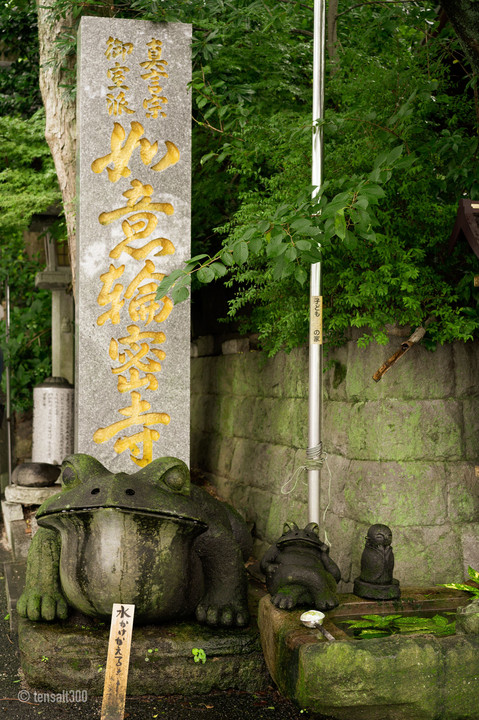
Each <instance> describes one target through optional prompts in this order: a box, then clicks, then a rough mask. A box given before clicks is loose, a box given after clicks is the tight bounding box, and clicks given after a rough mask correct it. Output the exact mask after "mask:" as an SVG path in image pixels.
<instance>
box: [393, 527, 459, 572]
mask: <svg viewBox="0 0 479 720" xmlns="http://www.w3.org/2000/svg"><path fill="white" fill-rule="evenodd" d="M391 529H392V531H393V542H392V545H393V551H394V557H395V566H394V577H396V578H397V579H398V580H399V581H400V582H401V583H402V584H403V585H409V586H411V585H412V586H414V585H436V584H438V583H447V582H461V581H462V580H463V578H462V564H463V562H462V543H461V538H460V532H459V530H458V529H456V528H454V527H453V526H452V525H450V524H449V523H448V524H445V525H441V526H439V527H434V526H422V527H417V526H415V527H396V526H394V525H392V526H391Z"/></svg>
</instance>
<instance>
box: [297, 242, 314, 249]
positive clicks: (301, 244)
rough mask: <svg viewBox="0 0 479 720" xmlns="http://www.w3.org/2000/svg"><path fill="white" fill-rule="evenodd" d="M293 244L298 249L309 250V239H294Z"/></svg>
mask: <svg viewBox="0 0 479 720" xmlns="http://www.w3.org/2000/svg"><path fill="white" fill-rule="evenodd" d="M294 244H295V245H296V247H297V248H298V250H311V243H310V242H309V240H295V243H294Z"/></svg>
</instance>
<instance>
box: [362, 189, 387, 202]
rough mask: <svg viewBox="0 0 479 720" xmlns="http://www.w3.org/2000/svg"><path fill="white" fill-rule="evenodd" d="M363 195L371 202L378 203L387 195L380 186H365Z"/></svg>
mask: <svg viewBox="0 0 479 720" xmlns="http://www.w3.org/2000/svg"><path fill="white" fill-rule="evenodd" d="M361 194H362V195H364V197H365V198H367V199H368V200H369V202H373V203H374V202H377V201H378V200H379V199H380V198H382V197H384V196H385V195H386V193H385V192H384V190H383V189H382V187H380V186H379V185H373V184H371V185H365V186H364V187H363V188H362V190H361Z"/></svg>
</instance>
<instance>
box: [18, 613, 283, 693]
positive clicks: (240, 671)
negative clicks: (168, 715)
mask: <svg viewBox="0 0 479 720" xmlns="http://www.w3.org/2000/svg"><path fill="white" fill-rule="evenodd" d="M109 630H110V628H109V626H108V624H107V623H102V622H100V621H98V620H94V619H92V618H87V617H85V616H83V615H80V614H77V615H75V616H73V617H72V618H71V619H70V620H68V621H67V622H64V623H32V622H30V621H29V620H25V619H23V618H18V642H19V647H20V653H21V663H22V668H23V671H24V673H25V678H26V680H27V682H28V683H29V685H31V686H32V687H35V688H47V689H48V690H51V691H52V692H61V691H62V690H63V689H64V688H75V689H79V690H88V691H89V692H90V693H92V694H95V695H101V694H102V693H103V684H104V678H105V664H106V657H107V651H108V637H109ZM193 648H202V649H203V650H204V651H205V653H206V662H205V663H204V664H203V663H201V662H199V663H196V662H195V661H194V657H193V654H192V652H191V651H192V649H193ZM268 681H269V677H268V674H267V672H266V666H265V664H264V659H263V654H262V652H261V645H260V641H259V632H258V628H257V627H256V625H252V626H251V627H249V628H246V629H241V630H218V629H213V628H208V627H205V626H204V625H199V624H197V623H195V622H183V623H176V624H169V625H162V626H152V625H148V626H137V627H134V628H133V640H132V645H131V656H130V671H129V675H128V689H127V694H128V695H176V694H178V695H193V694H198V693H208V692H210V691H211V690H212V689H218V690H226V689H228V688H233V689H236V690H246V691H249V692H256V691H259V690H264V689H266V687H267V685H268Z"/></svg>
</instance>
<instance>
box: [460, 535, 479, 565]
mask: <svg viewBox="0 0 479 720" xmlns="http://www.w3.org/2000/svg"><path fill="white" fill-rule="evenodd" d="M460 534H461V543H462V553H463V558H464V579H466V578H468V577H469V576H468V574H467V568H468V566H471V567H472V568H474V570H479V522H475V523H471V524H470V525H464V526H462V527H461V528H460Z"/></svg>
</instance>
